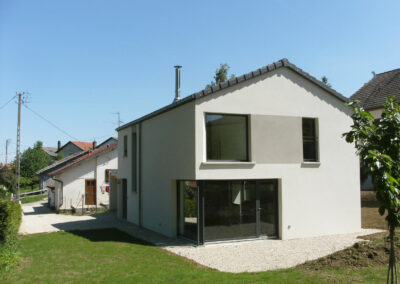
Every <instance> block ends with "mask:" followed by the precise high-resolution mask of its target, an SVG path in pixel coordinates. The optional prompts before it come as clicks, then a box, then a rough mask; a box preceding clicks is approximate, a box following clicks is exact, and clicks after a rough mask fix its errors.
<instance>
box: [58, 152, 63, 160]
mask: <svg viewBox="0 0 400 284" xmlns="http://www.w3.org/2000/svg"><path fill="white" fill-rule="evenodd" d="M62 158H64V153H58V154H57V156H56V161H59V160H61V159H62Z"/></svg>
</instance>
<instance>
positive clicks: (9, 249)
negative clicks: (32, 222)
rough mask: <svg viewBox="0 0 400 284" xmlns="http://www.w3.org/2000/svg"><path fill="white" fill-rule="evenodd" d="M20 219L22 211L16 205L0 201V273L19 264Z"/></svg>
mask: <svg viewBox="0 0 400 284" xmlns="http://www.w3.org/2000/svg"><path fill="white" fill-rule="evenodd" d="M21 219H22V209H21V206H20V205H19V204H18V203H15V202H11V201H8V200H4V199H3V200H0V272H1V271H7V270H9V269H10V268H12V267H13V266H15V265H16V264H18V262H19V256H18V253H17V237H18V230H19V226H20V225H21Z"/></svg>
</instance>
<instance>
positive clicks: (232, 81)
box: [116, 58, 348, 131]
mask: <svg viewBox="0 0 400 284" xmlns="http://www.w3.org/2000/svg"><path fill="white" fill-rule="evenodd" d="M281 67H286V68H289V69H291V70H292V71H293V72H295V73H297V74H298V75H300V76H302V77H304V78H305V79H307V80H309V81H311V82H312V83H314V84H315V85H317V86H319V87H320V88H322V89H324V90H325V91H327V92H328V93H330V94H331V95H333V96H335V97H336V98H337V99H339V100H341V101H343V102H347V101H348V98H346V97H344V96H343V95H342V94H340V93H339V92H337V91H336V90H335V89H333V88H331V87H329V86H328V85H326V84H324V83H323V82H321V81H320V80H318V79H317V78H315V77H313V76H311V75H310V74H309V73H307V72H305V71H303V70H302V69H301V68H299V67H297V66H296V65H294V64H293V63H291V62H290V61H289V60H288V59H287V58H282V59H280V60H278V61H275V62H273V63H271V64H268V65H265V66H263V67H261V68H258V69H256V70H254V71H251V72H249V73H246V74H243V75H241V76H238V77H234V78H232V79H230V80H227V81H225V82H222V83H219V84H216V85H214V86H210V87H208V88H205V89H203V90H200V91H198V92H195V93H192V94H191V95H188V96H186V97H183V98H182V99H180V100H178V101H175V102H173V103H171V104H168V105H166V106H164V107H162V108H159V109H157V110H155V111H153V112H150V113H148V114H147V115H144V116H141V117H139V118H137V119H135V120H132V121H131V122H128V123H126V124H124V125H122V126H120V127H118V128H117V129H116V130H117V131H119V130H122V129H124V128H126V127H129V126H131V125H134V124H136V123H139V122H141V121H143V120H146V119H149V118H151V117H153V116H156V115H158V114H161V113H163V112H166V111H169V110H171V109H173V108H175V107H178V106H180V105H183V104H185V103H188V102H190V101H192V100H196V99H199V98H201V97H204V96H208V95H210V94H213V93H215V92H217V91H219V90H222V89H225V88H228V87H231V86H234V85H236V84H240V83H242V82H243V81H246V80H250V79H252V78H255V77H258V76H260V75H263V74H265V73H268V72H271V71H274V70H277V69H279V68H281Z"/></svg>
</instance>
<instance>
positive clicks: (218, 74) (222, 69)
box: [206, 63, 235, 88]
mask: <svg viewBox="0 0 400 284" xmlns="http://www.w3.org/2000/svg"><path fill="white" fill-rule="evenodd" d="M229 68H230V67H229V65H228V64H227V63H221V64H220V65H219V68H217V70H215V76H214V81H211V83H210V84H207V86H206V88H210V87H211V86H215V85H217V84H220V83H223V82H226V81H227V80H228V71H229ZM233 78H235V75H234V74H231V76H230V78H229V79H233Z"/></svg>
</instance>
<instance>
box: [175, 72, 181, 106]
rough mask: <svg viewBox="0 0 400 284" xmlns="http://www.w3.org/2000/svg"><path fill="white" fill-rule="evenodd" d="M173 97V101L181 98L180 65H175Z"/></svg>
mask: <svg viewBox="0 0 400 284" xmlns="http://www.w3.org/2000/svg"><path fill="white" fill-rule="evenodd" d="M174 67H175V98H174V102H177V101H179V100H180V99H181V68H182V66H180V65H175V66H174Z"/></svg>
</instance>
